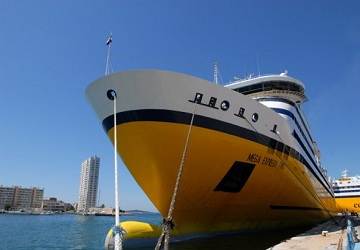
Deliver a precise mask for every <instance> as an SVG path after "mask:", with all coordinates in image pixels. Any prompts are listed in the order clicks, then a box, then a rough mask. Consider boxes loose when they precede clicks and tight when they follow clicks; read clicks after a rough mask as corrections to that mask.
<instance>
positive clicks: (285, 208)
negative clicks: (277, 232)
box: [270, 205, 323, 211]
mask: <svg viewBox="0 0 360 250" xmlns="http://www.w3.org/2000/svg"><path fill="white" fill-rule="evenodd" d="M270 208H271V209H280V210H310V211H321V210H323V209H321V208H319V207H300V206H281V205H270Z"/></svg>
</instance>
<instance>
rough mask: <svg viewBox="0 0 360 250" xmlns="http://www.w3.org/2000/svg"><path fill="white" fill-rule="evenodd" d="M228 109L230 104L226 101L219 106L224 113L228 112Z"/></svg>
mask: <svg viewBox="0 0 360 250" xmlns="http://www.w3.org/2000/svg"><path fill="white" fill-rule="evenodd" d="M229 107H230V103H229V102H228V101H226V100H225V101H222V103H221V105H220V108H221V109H222V110H224V111H226V110H228V109H229Z"/></svg>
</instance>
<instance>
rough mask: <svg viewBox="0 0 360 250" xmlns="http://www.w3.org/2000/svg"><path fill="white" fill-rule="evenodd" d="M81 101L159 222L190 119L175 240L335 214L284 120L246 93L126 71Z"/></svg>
mask: <svg viewBox="0 0 360 250" xmlns="http://www.w3.org/2000/svg"><path fill="white" fill-rule="evenodd" d="M109 90H114V91H116V93H117V121H116V124H117V125H116V127H115V128H114V116H113V101H112V100H110V99H109V98H108V91H109ZM200 96H201V98H200ZM87 97H88V99H89V101H90V103H91V104H92V106H93V107H94V109H95V111H96V113H97V115H98V117H99V119H100V120H101V121H102V124H103V127H104V129H105V131H106V133H107V135H108V136H109V138H110V140H112V141H113V133H114V129H116V130H117V136H118V153H119V155H120V156H121V157H122V159H123V161H124V163H125V165H126V166H127V168H128V169H129V171H130V172H131V174H132V175H133V176H134V178H135V180H136V181H137V183H138V184H139V185H140V186H141V188H142V189H143V190H144V192H145V193H146V195H147V196H148V197H149V199H150V200H151V201H152V203H153V204H154V205H155V207H156V208H157V209H158V210H159V211H160V213H161V214H162V215H163V216H166V214H167V212H168V209H169V204H170V199H171V196H172V193H173V189H174V185H175V180H176V175H177V173H178V168H179V164H180V161H181V156H182V153H183V149H184V144H185V140H186V135H187V132H188V129H189V126H190V120H191V117H192V114H194V121H193V126H192V130H191V134H190V140H189V144H188V153H187V156H186V159H185V163H184V172H183V176H182V179H181V183H180V190H179V193H178V195H177V201H176V207H175V210H174V216H173V218H174V223H175V225H176V231H177V233H179V234H187V233H195V232H219V231H233V230H236V231H258V230H268V229H272V228H277V229H279V228H288V227H298V226H307V225H312V224H316V223H319V222H321V221H323V220H325V219H328V218H329V217H330V216H332V215H333V214H335V213H336V205H335V201H334V199H333V193H332V190H331V187H330V186H329V184H328V183H327V181H326V180H325V178H324V177H323V176H322V175H321V174H320V173H319V172H318V170H316V169H314V168H312V167H311V166H310V165H309V164H307V161H306V156H303V153H302V152H301V149H299V148H298V146H297V144H296V142H295V141H294V139H293V137H292V136H291V132H292V131H291V129H290V128H289V126H288V124H287V122H286V120H285V119H284V118H283V117H281V116H280V115H278V114H277V113H275V112H273V111H272V110H271V109H269V108H267V107H265V106H263V105H261V104H260V103H258V102H256V101H255V100H252V99H251V98H249V97H247V96H244V95H242V94H240V93H237V92H235V91H233V90H231V89H227V88H224V87H222V86H218V85H215V84H212V83H209V82H208V81H205V80H202V79H199V78H195V77H192V76H188V75H184V74H178V73H172V72H164V71H129V72H123V73H117V74H113V75H110V76H107V77H104V78H102V79H99V80H97V81H95V82H94V83H92V84H91V85H90V86H89V87H88V89H87ZM214 98H216V100H215V99H214ZM214 100H215V101H214ZM240 108H242V109H243V111H244V112H243V115H240V113H239V110H240ZM254 114H256V115H257V118H258V119H254ZM255 118H256V117H255ZM274 125H276V127H274ZM274 128H276V131H274Z"/></svg>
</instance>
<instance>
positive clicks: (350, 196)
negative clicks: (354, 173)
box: [335, 194, 360, 199]
mask: <svg viewBox="0 0 360 250" xmlns="http://www.w3.org/2000/svg"><path fill="white" fill-rule="evenodd" d="M354 197H357V198H360V195H358V194H356V195H339V196H335V198H336V199H339V198H354Z"/></svg>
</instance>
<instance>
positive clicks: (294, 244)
mask: <svg viewBox="0 0 360 250" xmlns="http://www.w3.org/2000/svg"><path fill="white" fill-rule="evenodd" d="M348 219H350V220H351V221H352V225H353V228H354V231H355V233H354V234H355V237H354V240H355V241H356V240H357V238H359V236H360V218H355V217H352V218H347V217H336V218H334V219H331V220H329V221H327V222H325V223H322V224H320V225H318V226H316V227H314V228H312V229H310V230H308V231H306V232H304V233H302V234H300V235H297V236H295V237H292V238H290V239H288V240H286V241H283V242H281V243H280V244H278V245H276V246H273V247H272V248H270V249H271V250H288V249H297V250H308V249H326V250H342V249H344V250H345V249H360V245H359V244H360V243H358V244H354V246H355V248H349V244H350V243H349V239H348V236H349V235H348V228H347V226H348V224H347V220H348ZM356 232H357V235H358V236H357V238H356Z"/></svg>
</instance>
